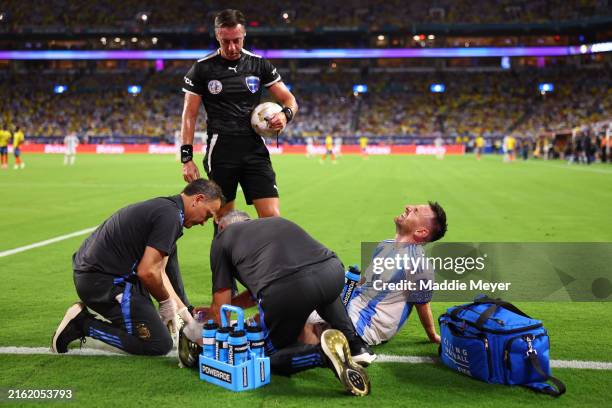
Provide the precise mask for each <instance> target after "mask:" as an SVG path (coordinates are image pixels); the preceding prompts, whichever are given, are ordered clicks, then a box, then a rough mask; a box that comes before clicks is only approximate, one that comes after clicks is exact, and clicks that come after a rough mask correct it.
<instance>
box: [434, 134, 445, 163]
mask: <svg viewBox="0 0 612 408" xmlns="http://www.w3.org/2000/svg"><path fill="white" fill-rule="evenodd" d="M434 146H435V147H436V158H437V159H438V160H442V159H444V154H445V153H446V149H444V140H443V139H442V136H437V137H436V138H435V139H434Z"/></svg>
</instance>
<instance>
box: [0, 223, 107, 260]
mask: <svg viewBox="0 0 612 408" xmlns="http://www.w3.org/2000/svg"><path fill="white" fill-rule="evenodd" d="M96 228H98V227H97V226H96V227H91V228H85V229H84V230H80V231H76V232H71V233H70V234H66V235H60V236H59V237H55V238H51V239H46V240H44V241H40V242H35V243H33V244H30V245H26V246H22V247H19V248H14V249H9V250H7V251H2V252H0V258H2V257H4V256H9V255H13V254H17V253H19V252H24V251H28V250H30V249H34V248H39V247H42V246H45V245H49V244H53V243H55V242H59V241H63V240H65V239H69V238H73V237H78V236H79V235H85V234H88V233H90V232H91V231H93V230H95V229H96Z"/></svg>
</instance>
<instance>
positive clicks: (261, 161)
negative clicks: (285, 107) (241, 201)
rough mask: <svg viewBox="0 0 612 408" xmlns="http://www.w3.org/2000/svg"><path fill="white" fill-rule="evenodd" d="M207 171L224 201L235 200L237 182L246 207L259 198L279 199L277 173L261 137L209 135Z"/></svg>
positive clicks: (206, 159)
mask: <svg viewBox="0 0 612 408" xmlns="http://www.w3.org/2000/svg"><path fill="white" fill-rule="evenodd" d="M204 170H205V171H206V174H207V175H208V178H209V179H211V180H213V181H214V182H215V183H217V184H218V185H219V187H221V190H222V191H223V195H224V196H225V199H226V200H227V201H228V202H230V201H234V200H235V199H236V190H237V188H238V183H240V186H241V187H242V191H243V192H244V197H245V199H246V202H247V204H249V205H250V204H253V200H257V199H259V198H272V197H278V188H277V186H276V174H275V173H274V170H273V169H272V162H271V161H270V153H269V152H268V149H267V148H266V145H265V144H264V142H263V140H262V139H261V137H259V136H257V135H256V134H255V133H253V134H252V135H243V136H236V135H228V134H218V133H213V134H210V135H209V136H208V142H207V147H206V155H205V156H204Z"/></svg>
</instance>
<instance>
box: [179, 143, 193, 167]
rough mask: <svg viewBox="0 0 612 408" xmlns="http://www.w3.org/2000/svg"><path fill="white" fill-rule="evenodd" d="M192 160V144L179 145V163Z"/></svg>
mask: <svg viewBox="0 0 612 408" xmlns="http://www.w3.org/2000/svg"><path fill="white" fill-rule="evenodd" d="M191 160H193V145H190V144H187V145H182V146H181V163H183V164H184V163H188V162H190V161H191Z"/></svg>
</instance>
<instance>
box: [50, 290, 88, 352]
mask: <svg viewBox="0 0 612 408" xmlns="http://www.w3.org/2000/svg"><path fill="white" fill-rule="evenodd" d="M83 309H85V304H84V303H83V302H76V303H75V304H73V305H72V306H70V307H69V308H68V310H66V314H65V315H64V318H63V319H62V321H61V322H60V324H59V326H57V329H56V330H55V333H53V338H52V339H51V351H52V352H54V353H58V354H63V353H66V351H58V350H57V345H56V342H57V338H58V337H59V335H60V334H61V333H62V332H63V331H64V329H65V328H66V326H68V323H70V322H71V321H72V319H74V318H75V317H77V315H78V314H79V313H81V311H82V310H83Z"/></svg>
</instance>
